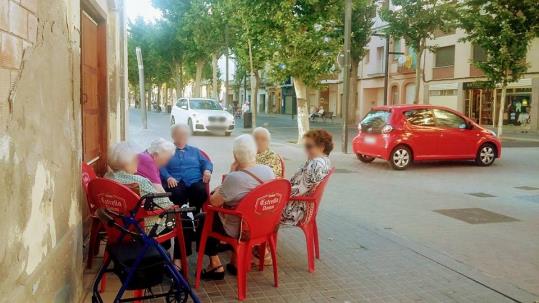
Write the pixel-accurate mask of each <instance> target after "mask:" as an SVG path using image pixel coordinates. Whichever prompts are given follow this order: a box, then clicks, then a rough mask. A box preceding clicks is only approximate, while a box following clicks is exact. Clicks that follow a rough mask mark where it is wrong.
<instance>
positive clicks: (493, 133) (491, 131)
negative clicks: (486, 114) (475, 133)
mask: <svg viewBox="0 0 539 303" xmlns="http://www.w3.org/2000/svg"><path fill="white" fill-rule="evenodd" d="M487 131H488V132H489V133H491V134H492V135H493V136H494V137H497V136H498V135H497V134H496V132H495V131H493V130H490V129H487Z"/></svg>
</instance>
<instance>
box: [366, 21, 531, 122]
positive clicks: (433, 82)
mask: <svg viewBox="0 0 539 303" xmlns="http://www.w3.org/2000/svg"><path fill="white" fill-rule="evenodd" d="M384 26H385V24H384V22H383V21H381V20H380V18H378V17H376V18H375V22H374V27H373V31H374V32H381V31H382V30H383V28H384ZM464 36H465V32H464V31H463V30H460V29H457V30H456V31H453V32H449V33H443V32H438V33H436V34H435V36H434V39H432V40H429V41H428V42H427V44H428V46H429V47H430V48H431V50H428V51H426V52H425V53H424V55H423V59H422V61H423V73H422V77H421V82H420V83H419V86H420V87H419V100H420V103H425V104H434V105H443V106H447V107H450V108H452V109H455V110H458V111H460V112H462V113H464V114H465V115H466V116H468V117H470V118H471V119H473V120H474V121H476V122H477V123H479V124H481V125H485V126H491V127H492V126H494V125H495V124H497V121H498V115H499V108H500V104H501V89H500V88H496V89H491V88H488V87H487V85H486V78H485V76H484V74H483V72H482V71H481V70H480V69H478V68H477V67H475V66H474V64H473V62H474V61H477V60H481V58H483V57H484V56H485V52H484V51H483V50H481V49H480V48H478V47H474V46H473V45H472V44H471V43H469V42H462V41H461V39H462V38H463V37H464ZM386 51H388V50H386V46H385V38H384V37H379V36H372V37H371V40H370V42H369V43H368V45H367V53H366V55H365V57H364V58H363V60H362V61H361V62H360V64H359V67H358V83H357V87H358V104H357V108H358V117H359V118H361V117H363V116H364V115H365V114H366V113H367V112H369V110H370V109H371V108H372V107H373V106H377V105H383V104H384V75H385V73H384V67H385V64H386V62H385V54H386ZM389 51H390V52H400V53H403V54H402V55H390V56H389V62H388V63H387V64H388V65H389V66H388V68H389V81H388V88H387V90H388V92H387V95H388V100H387V103H388V104H410V103H413V99H414V95H415V86H416V83H415V64H416V54H415V52H414V51H413V50H412V49H410V48H409V47H408V46H406V45H405V43H404V41H403V40H402V39H390V43H389ZM526 62H527V63H528V66H529V68H528V71H527V73H526V74H525V75H524V76H523V77H522V79H520V80H519V81H518V82H516V83H510V84H509V87H508V90H507V97H506V100H504V113H503V115H504V116H503V120H504V129H506V128H507V129H511V128H517V129H518V128H519V127H520V124H521V123H520V119H519V116H520V114H521V113H529V115H530V118H531V119H530V122H531V123H530V125H529V128H530V129H532V130H537V129H539V122H538V121H539V119H538V116H539V104H538V103H539V39H535V40H534V41H533V42H532V44H531V45H530V47H529V50H528V55H527V57H526Z"/></svg>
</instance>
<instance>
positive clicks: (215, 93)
mask: <svg viewBox="0 0 539 303" xmlns="http://www.w3.org/2000/svg"><path fill="white" fill-rule="evenodd" d="M217 59H218V57H217V54H212V55H211V70H212V80H211V97H212V98H213V99H215V100H217V101H219V87H218V81H219V79H217V70H218V69H219V67H218V66H217Z"/></svg>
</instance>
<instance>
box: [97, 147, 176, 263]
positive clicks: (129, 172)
mask: <svg viewBox="0 0 539 303" xmlns="http://www.w3.org/2000/svg"><path fill="white" fill-rule="evenodd" d="M108 165H109V167H110V169H111V170H110V171H109V172H108V173H107V174H106V175H105V178H108V179H111V180H114V181H116V182H118V183H121V184H124V185H128V184H129V185H131V184H137V185H138V188H139V193H140V196H141V197H142V196H144V195H146V194H150V193H156V192H157V190H156V189H155V187H154V186H153V185H152V182H151V181H150V180H148V179H146V178H145V177H143V176H139V175H136V173H137V169H138V155H137V153H136V152H135V151H134V150H133V148H132V147H131V146H130V145H129V143H127V142H119V143H116V144H114V145H112V146H111V147H110V148H109V152H108ZM153 202H154V203H155V204H157V205H158V206H159V207H162V208H170V207H173V206H174V203H172V202H171V201H170V200H169V199H168V198H156V199H154V200H153ZM158 219H159V218H158V216H154V217H146V218H144V227H145V228H146V229H147V231H148V230H149V229H151V228H152V227H153V226H154V224H155V223H156V222H157V221H158ZM173 219H174V218H173V216H167V218H166V220H164V222H162V223H161V224H160V226H159V227H158V228H157V234H158V235H159V234H161V233H163V232H168V229H167V224H168V225H170V226H174V220H173ZM169 245H170V244H169ZM174 259H175V260H174V263H175V264H180V262H179V259H180V251H179V249H178V248H177V247H175V249H174Z"/></svg>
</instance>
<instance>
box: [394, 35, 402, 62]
mask: <svg viewBox="0 0 539 303" xmlns="http://www.w3.org/2000/svg"><path fill="white" fill-rule="evenodd" d="M393 52H394V53H400V52H402V50H401V40H400V39H395V40H393ZM399 56H400V55H393V61H397V60H399Z"/></svg>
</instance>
